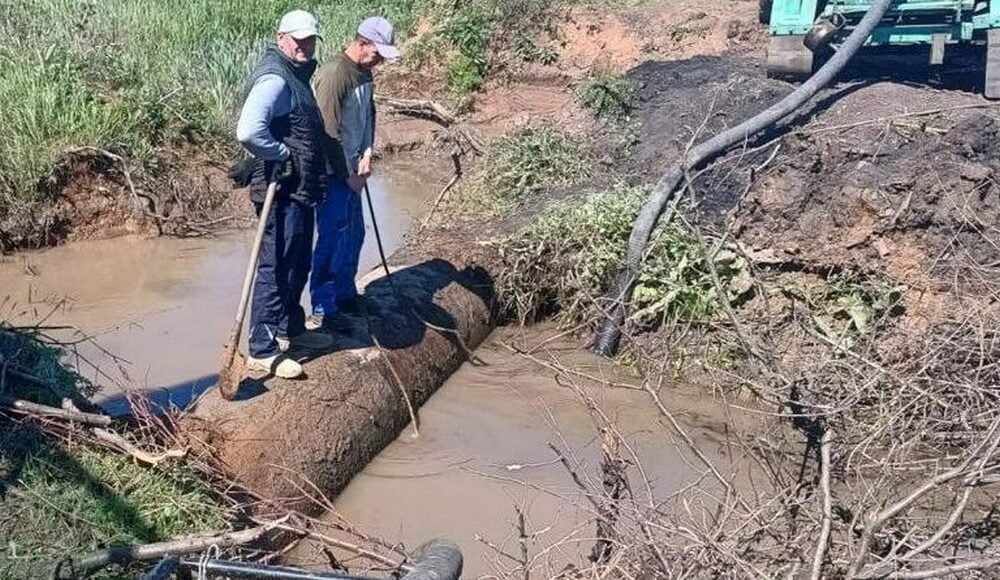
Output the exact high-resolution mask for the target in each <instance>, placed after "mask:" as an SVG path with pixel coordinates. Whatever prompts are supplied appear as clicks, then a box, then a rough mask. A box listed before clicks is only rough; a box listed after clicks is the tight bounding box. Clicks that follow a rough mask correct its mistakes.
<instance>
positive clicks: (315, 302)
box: [309, 179, 365, 316]
mask: <svg viewBox="0 0 1000 580" xmlns="http://www.w3.org/2000/svg"><path fill="white" fill-rule="evenodd" d="M316 232H317V237H316V247H315V249H314V250H313V262H312V277H311V278H310V279H309V293H310V299H311V303H312V311H313V314H316V315H320V316H322V315H324V314H333V313H334V312H336V311H337V303H338V302H343V301H346V300H352V299H353V298H355V297H356V296H357V295H358V289H357V287H356V286H355V284H354V280H355V278H357V277H358V261H359V260H360V258H361V246H363V245H364V242H365V218H364V213H363V212H362V207H361V195H360V194H357V193H355V192H354V191H353V190H352V189H351V188H350V187H348V185H347V182H345V181H342V180H339V179H331V180H330V184H329V186H328V187H327V190H326V199H324V200H323V202H322V203H320V204H319V205H318V206H316Z"/></svg>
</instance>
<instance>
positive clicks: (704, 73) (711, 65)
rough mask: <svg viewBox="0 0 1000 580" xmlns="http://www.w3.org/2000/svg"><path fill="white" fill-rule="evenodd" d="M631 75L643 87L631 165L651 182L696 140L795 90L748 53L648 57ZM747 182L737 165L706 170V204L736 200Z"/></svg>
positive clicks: (727, 203) (721, 204) (710, 206)
mask: <svg viewBox="0 0 1000 580" xmlns="http://www.w3.org/2000/svg"><path fill="white" fill-rule="evenodd" d="M629 76H630V78H631V79H632V80H633V82H634V83H635V86H636V89H637V90H636V103H635V105H636V108H637V117H638V118H639V120H640V122H641V125H642V129H641V137H640V144H639V147H638V151H637V154H636V156H635V158H634V159H633V160H632V161H631V164H634V167H636V168H637V172H638V173H639V176H640V177H642V178H645V179H647V180H650V181H653V180H655V179H656V178H658V177H659V176H660V174H662V173H663V172H664V171H665V170H666V168H667V167H668V166H669V165H670V164H671V163H673V162H674V161H676V160H678V159H680V157H681V156H682V155H683V153H684V151H685V149H687V148H688V146H689V145H690V144H694V143H699V142H701V141H704V140H706V139H708V138H710V137H712V135H714V134H716V133H719V132H721V131H723V130H725V129H727V128H729V127H731V126H733V125H737V124H739V123H741V122H742V121H743V120H745V119H748V118H750V117H752V116H754V115H756V114H757V113H759V112H761V111H763V110H764V109H766V108H767V107H768V106H770V105H771V104H772V103H774V102H776V101H778V100H779V99H781V98H782V97H784V96H785V95H786V94H788V93H789V92H791V90H792V86H791V85H789V84H788V83H785V82H782V81H778V80H774V79H769V78H767V77H766V76H765V74H764V71H763V69H762V68H761V67H760V66H759V64H758V63H756V62H755V61H753V60H750V59H745V58H723V57H716V56H699V57H695V58H691V59H688V60H681V61H669V62H646V63H643V64H641V65H639V66H638V67H636V68H634V69H632V71H630V72H629ZM755 158H756V157H755ZM746 186H747V180H746V176H745V175H743V174H740V173H734V172H733V171H732V167H731V166H726V167H720V168H718V169H712V170H710V171H708V172H706V173H705V174H703V175H702V176H701V177H700V178H699V180H698V191H699V192H700V193H702V194H704V195H705V196H706V198H707V199H705V202H706V203H707V207H705V208H703V209H709V210H711V209H719V208H725V207H728V206H730V205H732V203H734V202H735V201H736V198H737V197H738V196H739V194H740V193H741V192H742V191H744V190H745V189H746Z"/></svg>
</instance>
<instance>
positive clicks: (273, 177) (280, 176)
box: [264, 156, 295, 183]
mask: <svg viewBox="0 0 1000 580" xmlns="http://www.w3.org/2000/svg"><path fill="white" fill-rule="evenodd" d="M264 169H265V173H266V175H267V182H268V183H271V182H275V181H276V182H278V183H281V182H283V181H285V180H286V179H289V178H291V177H292V176H294V175H295V164H294V163H293V162H292V158H291V156H289V157H288V158H287V159H285V160H284V161H268V162H267V164H266V165H265V166H264Z"/></svg>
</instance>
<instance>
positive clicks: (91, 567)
mask: <svg viewBox="0 0 1000 580" xmlns="http://www.w3.org/2000/svg"><path fill="white" fill-rule="evenodd" d="M288 518H289V516H288V515H286V516H284V517H282V518H280V519H278V520H275V521H273V522H268V523H266V524H264V525H260V526H257V527H255V528H250V529H247V530H241V531H238V532H225V533H222V534H217V535H213V536H206V535H198V536H189V537H185V538H179V539H176V540H170V541H167V542H157V543H154V544H143V545H140V546H119V547H116V548H108V549H107V550H99V551H97V552H93V553H91V554H88V555H86V556H84V557H83V558H81V559H80V560H77V561H75V562H73V561H72V560H64V561H62V562H60V563H59V565H58V566H56V570H55V572H54V573H53V578H54V579H57V580H58V579H61V578H65V576H62V573H63V571H64V567H65V566H67V565H68V566H69V568H70V569H69V572H70V573H71V574H72V576H70V577H77V576H80V575H86V574H88V573H90V572H93V571H95V570H99V569H101V568H103V567H105V566H108V565H109V564H119V565H125V564H129V563H131V562H136V561H142V560H154V559H156V558H160V557H163V556H165V555H167V554H172V555H175V556H176V555H181V554H191V553H194V552H201V551H203V550H207V549H209V548H211V547H212V546H218V547H219V548H228V547H231V546H239V545H242V544H249V543H250V542H254V541H256V540H259V539H260V538H262V537H263V536H264V534H266V533H268V532H270V531H272V530H275V529H281V526H282V525H283V524H284V523H285V521H287V520H288Z"/></svg>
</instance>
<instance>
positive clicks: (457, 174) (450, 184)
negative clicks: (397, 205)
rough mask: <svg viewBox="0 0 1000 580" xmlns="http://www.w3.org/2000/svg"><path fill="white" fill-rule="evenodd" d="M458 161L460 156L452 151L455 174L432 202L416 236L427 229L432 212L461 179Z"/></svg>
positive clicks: (460, 167)
mask: <svg viewBox="0 0 1000 580" xmlns="http://www.w3.org/2000/svg"><path fill="white" fill-rule="evenodd" d="M460 159H461V154H460V153H459V152H458V151H452V153H451V162H452V163H453V164H454V165H455V173H454V175H452V176H451V181H449V182H448V185H445V186H444V189H442V190H441V193H439V194H438V196H437V199H435V200H434V205H432V206H431V209H430V211H428V212H427V217H425V218H424V221H423V222H422V223H421V224H420V227H419V228H417V234H419V233H420V232H422V231H423V230H424V228H425V227H427V224H428V223H430V221H431V218H432V217H434V212H435V211H437V208H438V206H439V205H441V201H442V200H443V199H444V196H445V195H446V194H447V193H448V192H449V191H451V188H452V187H454V186H455V184H456V183H458V180H459V179H461V178H462V163H461V161H460Z"/></svg>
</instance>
